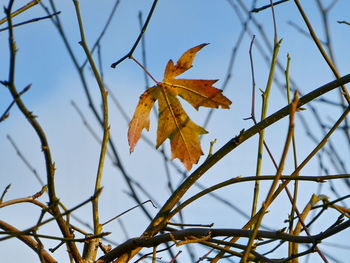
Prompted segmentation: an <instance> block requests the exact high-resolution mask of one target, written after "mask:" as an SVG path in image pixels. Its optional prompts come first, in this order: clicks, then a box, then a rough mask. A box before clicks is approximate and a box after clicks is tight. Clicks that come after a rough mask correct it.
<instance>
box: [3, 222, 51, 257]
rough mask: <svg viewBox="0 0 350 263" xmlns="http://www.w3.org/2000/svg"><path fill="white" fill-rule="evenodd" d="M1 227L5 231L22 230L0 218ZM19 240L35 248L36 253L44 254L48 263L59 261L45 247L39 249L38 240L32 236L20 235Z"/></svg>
mask: <svg viewBox="0 0 350 263" xmlns="http://www.w3.org/2000/svg"><path fill="white" fill-rule="evenodd" d="M0 228H1V229H3V230H4V231H11V232H21V231H20V230H19V229H17V228H15V227H13V226H11V225H10V224H8V223H6V222H5V221H2V220H0ZM17 238H18V239H19V240H21V241H22V242H23V243H25V244H26V245H27V246H29V247H30V248H31V249H33V250H34V251H35V252H36V253H40V255H42V257H43V259H44V260H45V262H47V263H57V261H56V260H55V259H54V258H53V257H52V256H51V254H49V253H48V252H47V251H46V250H45V249H43V248H41V249H40V252H39V251H38V247H39V244H38V242H36V241H35V240H34V239H33V238H31V237H30V236H28V235H19V236H17Z"/></svg>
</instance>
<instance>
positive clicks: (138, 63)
mask: <svg viewBox="0 0 350 263" xmlns="http://www.w3.org/2000/svg"><path fill="white" fill-rule="evenodd" d="M130 59H132V60H133V61H135V62H136V64H137V65H139V66H140V67H141V68H142V69H143V71H144V72H145V73H146V74H147V75H148V76H149V77H150V78H151V79H152V80H153V81H154V82H155V83H156V84H157V85H159V82H158V81H157V80H156V79H155V78H154V77H153V76H152V75H151V73H149V72H148V70H147V69H146V68H145V67H144V66H143V65H142V64H141V63H140V62H138V60H137V59H136V58H134V57H133V56H130Z"/></svg>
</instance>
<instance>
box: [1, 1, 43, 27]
mask: <svg viewBox="0 0 350 263" xmlns="http://www.w3.org/2000/svg"><path fill="white" fill-rule="evenodd" d="M40 2H41V0H32V1H31V2H29V3H28V4H26V5H25V6H22V7H21V8H19V9H17V10H16V11H14V12H11V14H9V15H6V17H5V18H3V19H1V20H0V25H2V24H4V23H6V21H8V20H9V18H11V19H12V18H14V17H15V16H17V15H19V14H21V13H23V12H24V11H26V10H28V9H29V8H31V7H33V6H35V5H37V4H39V3H40Z"/></svg>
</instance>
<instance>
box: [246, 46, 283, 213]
mask: <svg viewBox="0 0 350 263" xmlns="http://www.w3.org/2000/svg"><path fill="white" fill-rule="evenodd" d="M281 41H282V40H280V41H279V42H277V43H276V44H275V47H274V50H273V55H272V60H271V66H270V73H269V77H268V81H267V84H266V89H265V91H264V92H263V94H262V99H263V106H262V111H261V121H263V120H264V119H265V118H266V115H267V109H268V102H269V96H270V91H271V87H272V82H273V78H274V72H275V66H276V63H277V55H278V51H279V48H280V45H281ZM264 138H265V131H264V129H262V130H260V131H259V146H258V157H257V165H256V176H259V175H260V173H261V167H262V156H263V149H264ZM259 188H260V182H259V180H256V181H255V186H254V196H253V206H252V216H253V215H255V213H256V210H257V206H258V199H259Z"/></svg>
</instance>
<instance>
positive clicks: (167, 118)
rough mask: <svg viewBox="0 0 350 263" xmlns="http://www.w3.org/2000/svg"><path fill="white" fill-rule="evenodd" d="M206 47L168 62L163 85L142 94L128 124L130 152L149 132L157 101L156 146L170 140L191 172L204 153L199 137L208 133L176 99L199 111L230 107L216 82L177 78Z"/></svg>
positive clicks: (173, 148) (179, 157)
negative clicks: (150, 115) (216, 86)
mask: <svg viewBox="0 0 350 263" xmlns="http://www.w3.org/2000/svg"><path fill="white" fill-rule="evenodd" d="M206 45H207V44H201V45H198V46H196V47H193V48H191V49H189V50H188V51H186V52H185V53H184V54H183V55H182V56H181V57H180V59H179V60H178V61H177V62H176V64H175V65H174V62H173V61H172V60H169V62H168V64H167V66H166V68H165V72H164V79H163V82H158V83H157V85H156V86H153V87H151V88H149V89H147V90H146V91H145V92H144V93H143V94H142V95H141V97H140V100H139V103H138V105H137V107H136V110H135V113H134V116H133V118H132V120H131V122H130V124H129V131H128V140H129V145H130V152H133V151H134V148H135V145H136V143H137V141H138V140H139V139H140V137H141V133H142V130H143V129H146V130H147V131H148V130H149V126H150V119H149V114H150V111H151V109H152V107H153V105H154V103H155V102H156V101H158V112H159V117H158V130H157V144H156V147H157V148H158V147H159V146H160V145H161V144H162V143H163V142H164V141H165V140H166V139H170V144H171V152H172V159H175V158H178V159H180V161H181V162H182V163H183V164H184V166H185V167H186V169H187V170H191V168H192V165H193V164H196V163H197V162H198V160H199V158H200V156H201V155H202V154H203V152H202V148H201V145H200V140H199V136H200V135H201V134H205V133H208V132H207V131H206V130H205V129H204V128H202V127H200V126H198V125H197V124H195V123H194V122H193V121H192V120H191V119H190V118H189V117H188V115H187V114H186V112H185V111H184V109H183V108H182V106H181V103H180V101H179V99H178V98H177V96H180V97H181V98H183V99H184V100H186V101H187V102H189V103H190V104H191V105H192V106H193V107H194V108H195V109H196V110H198V108H199V107H200V106H203V107H208V108H218V107H221V108H223V109H228V108H229V105H230V104H231V101H230V100H229V99H228V98H226V97H225V96H224V95H222V90H220V89H217V88H215V87H213V86H212V85H213V84H214V83H215V82H216V81H217V80H198V79H176V77H177V76H179V75H181V74H182V73H184V72H185V71H187V70H188V69H190V68H191V67H192V63H193V60H194V58H195V56H196V54H197V52H198V51H199V50H201V49H202V48H203V47H204V46H206Z"/></svg>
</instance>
